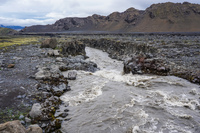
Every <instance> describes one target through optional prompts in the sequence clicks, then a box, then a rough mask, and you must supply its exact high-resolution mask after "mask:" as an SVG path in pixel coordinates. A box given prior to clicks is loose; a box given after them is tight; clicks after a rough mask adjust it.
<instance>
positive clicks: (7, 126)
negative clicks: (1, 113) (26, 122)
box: [0, 120, 42, 133]
mask: <svg viewBox="0 0 200 133" xmlns="http://www.w3.org/2000/svg"><path fill="white" fill-rule="evenodd" d="M0 133H42V129H41V128H40V127H39V126H30V127H29V128H28V129H27V130H26V129H25V128H24V126H23V125H22V124H21V122H20V121H18V120H16V121H10V122H6V123H4V124H0Z"/></svg>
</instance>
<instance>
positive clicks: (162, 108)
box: [61, 48, 200, 133]
mask: <svg viewBox="0 0 200 133" xmlns="http://www.w3.org/2000/svg"><path fill="white" fill-rule="evenodd" d="M86 52H87V55H88V56H89V57H90V58H89V59H88V60H90V61H93V62H95V63H97V65H98V67H99V68H100V70H99V71H97V72H95V73H90V72H84V71H77V73H78V75H77V79H76V80H74V81H69V85H70V86H71V89H72V90H71V91H69V92H67V93H65V94H64V95H63V96H62V97H61V99H62V100H63V101H64V103H65V104H66V105H67V104H69V106H68V107H67V109H69V115H68V116H67V118H68V119H70V120H69V121H64V122H63V124H62V131H63V132H66V133H200V104H199V102H200V86H199V85H195V84H192V83H190V82H188V81H186V80H184V79H180V78H177V77H174V76H155V75H132V74H128V75H124V74H123V72H122V69H123V62H121V61H117V60H113V59H111V58H109V57H108V54H107V53H105V52H102V51H100V50H97V49H93V48H86ZM64 74H65V75H66V74H67V72H65V73H64ZM64 109H65V107H63V108H61V111H63V110H64Z"/></svg>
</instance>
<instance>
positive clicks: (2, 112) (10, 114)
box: [0, 105, 30, 123]
mask: <svg viewBox="0 0 200 133" xmlns="http://www.w3.org/2000/svg"><path fill="white" fill-rule="evenodd" d="M29 111H30V107H25V106H23V105H21V107H20V110H16V109H14V108H6V109H0V123H4V122H7V121H12V120H22V119H24V118H22V119H20V118H19V117H20V116H21V115H23V116H24V117H26V116H27V114H28V112H29Z"/></svg>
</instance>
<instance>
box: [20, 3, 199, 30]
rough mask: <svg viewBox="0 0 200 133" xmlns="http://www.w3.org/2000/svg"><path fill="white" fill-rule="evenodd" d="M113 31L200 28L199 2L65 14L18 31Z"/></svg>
mask: <svg viewBox="0 0 200 133" xmlns="http://www.w3.org/2000/svg"><path fill="white" fill-rule="evenodd" d="M64 31H115V32H200V5H199V4H192V3H189V2H183V3H171V2H167V3H158V4H153V5H151V6H150V7H148V8H147V9H146V10H137V9H135V8H129V9H127V10H126V11H124V12H121V13H120V12H113V13H111V14H110V15H108V16H101V15H97V14H94V15H92V16H88V17H85V18H78V17H67V18H63V19H60V20H58V21H56V22H55V23H54V24H51V25H35V26H30V27H26V28H24V29H22V30H21V32H64Z"/></svg>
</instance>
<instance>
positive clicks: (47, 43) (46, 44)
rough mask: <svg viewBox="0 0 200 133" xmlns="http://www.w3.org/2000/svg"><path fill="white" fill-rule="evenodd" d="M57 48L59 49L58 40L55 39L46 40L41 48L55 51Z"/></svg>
mask: <svg viewBox="0 0 200 133" xmlns="http://www.w3.org/2000/svg"><path fill="white" fill-rule="evenodd" d="M56 47H57V40H56V39H55V38H49V39H46V40H44V41H43V42H42V44H41V48H52V49H55V48H56Z"/></svg>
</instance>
